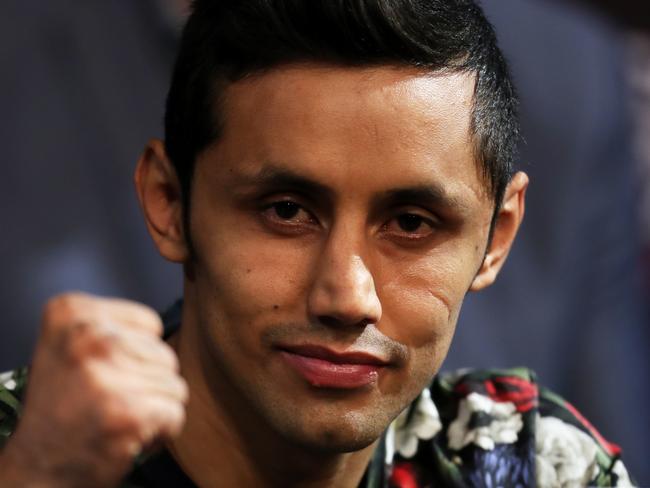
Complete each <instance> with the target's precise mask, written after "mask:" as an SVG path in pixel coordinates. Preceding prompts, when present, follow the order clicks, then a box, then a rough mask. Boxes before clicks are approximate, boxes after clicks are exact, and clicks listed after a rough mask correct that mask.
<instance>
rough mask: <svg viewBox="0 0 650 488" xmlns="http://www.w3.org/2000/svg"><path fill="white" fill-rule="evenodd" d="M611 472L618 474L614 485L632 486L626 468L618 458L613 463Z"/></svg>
mask: <svg viewBox="0 0 650 488" xmlns="http://www.w3.org/2000/svg"><path fill="white" fill-rule="evenodd" d="M612 472H613V473H614V474H616V476H618V482H617V483H616V486H624V487H630V486H634V485H632V480H631V479H630V475H629V474H627V469H625V466H624V465H623V463H622V462H621V460H620V459H617V460H616V462H615V463H614V466H613V467H612Z"/></svg>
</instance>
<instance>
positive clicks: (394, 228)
mask: <svg viewBox="0 0 650 488" xmlns="http://www.w3.org/2000/svg"><path fill="white" fill-rule="evenodd" d="M434 227H435V223H434V222H433V220H432V219H430V218H427V217H424V216H422V215H419V214H416V213H403V214H400V215H398V216H396V217H394V218H393V219H391V220H390V221H389V222H388V223H387V224H386V226H385V230H386V231H387V232H389V233H390V234H393V235H396V236H403V237H408V238H415V239H417V238H423V237H428V236H429V235H431V234H432V233H433V232H434Z"/></svg>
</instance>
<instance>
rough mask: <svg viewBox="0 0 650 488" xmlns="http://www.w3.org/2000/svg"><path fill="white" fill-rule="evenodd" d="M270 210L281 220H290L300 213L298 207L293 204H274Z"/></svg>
mask: <svg viewBox="0 0 650 488" xmlns="http://www.w3.org/2000/svg"><path fill="white" fill-rule="evenodd" d="M271 208H272V209H273V210H274V211H275V214H276V215H277V216H278V217H280V218H281V219H283V220H291V219H293V218H294V217H295V216H296V215H298V212H300V210H301V209H300V205H298V204H297V203H295V202H276V203H274V204H273V205H272V206H271Z"/></svg>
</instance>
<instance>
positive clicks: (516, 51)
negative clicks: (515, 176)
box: [0, 0, 650, 485]
mask: <svg viewBox="0 0 650 488" xmlns="http://www.w3.org/2000/svg"><path fill="white" fill-rule="evenodd" d="M482 3H483V6H484V8H485V10H486V13H487V14H488V17H489V18H490V20H491V21H492V22H493V23H494V25H495V27H496V30H497V33H498V36H499V39H500V43H501V46H502V48H503V50H504V52H505V54H506V56H507V58H508V59H509V61H510V64H511V68H512V71H513V74H514V78H515V82H516V84H517V86H518V89H519V92H520V96H521V100H522V106H521V111H522V123H523V131H524V137H525V143H524V144H522V147H521V152H520V168H521V169H523V170H525V171H526V172H528V174H529V175H530V177H531V186H530V189H529V193H528V202H527V215H526V219H525V222H524V225H523V229H522V231H521V235H520V236H519V238H518V242H517V243H516V245H515V248H514V249H513V251H512V254H511V256H510V259H509V262H508V263H507V265H506V267H505V269H504V271H503V273H502V275H501V277H500V279H499V280H498V282H497V284H496V285H495V286H494V287H492V288H491V289H489V290H487V291H486V292H483V293H480V294H472V295H469V296H468V297H467V299H466V303H465V308H464V311H463V313H462V314H461V320H460V322H459V326H458V332H457V336H456V339H455V341H454V343H453V345H452V350H451V352H450V355H449V357H448V359H447V361H446V363H445V365H444V368H445V369H455V368H458V367H467V366H471V367H505V366H516V365H526V366H528V367H530V368H532V369H534V370H535V371H537V374H538V377H539V381H540V382H541V383H542V384H544V385H546V386H549V387H551V388H552V389H554V390H556V391H557V392H559V393H560V394H562V395H563V396H565V397H566V398H567V399H569V400H570V401H571V402H572V403H574V404H575V405H576V406H577V407H578V409H579V410H581V411H582V412H583V413H584V414H585V415H586V416H587V418H589V419H590V420H591V421H592V422H593V423H594V424H595V425H596V426H597V427H598V428H599V430H600V431H601V432H602V433H603V435H605V437H607V438H608V439H610V440H612V441H613V442H616V443H618V444H620V445H621V446H622V447H623V449H624V459H625V460H626V463H627V465H628V468H629V470H630V471H631V473H632V474H633V475H634V476H635V477H636V478H637V481H639V482H640V483H641V484H642V485H643V484H646V485H650V463H647V461H646V453H647V447H646V444H647V440H648V439H650V422H649V420H648V415H647V411H648V405H650V391H649V390H650V388H649V387H650V384H649V380H648V378H649V377H650V359H649V357H650V355H649V354H648V353H649V352H650V327H649V324H650V313H649V305H648V302H649V301H648V297H650V12H648V9H649V8H650V7H649V6H646V4H647V3H648V2H646V1H644V0H640V1H633V0H627V1H626V0H619V1H617V2H613V1H608V0H596V1H584V2H580V1H578V0H576V1H574V2H571V1H567V0H555V1H554V0H483V2H482ZM0 6H1V14H0V62H1V65H0V66H1V67H2V76H0V107H2V110H3V112H4V114H5V116H4V117H2V118H1V119H0V144H1V145H2V149H3V154H4V156H3V163H2V169H3V178H2V182H0V185H1V188H2V191H0V231H1V238H0V269H2V271H3V275H4V278H3V279H2V281H1V285H0V286H1V289H0V290H1V291H0V308H1V309H2V311H3V316H2V320H0V371H2V370H5V369H10V368H13V367H16V366H19V365H23V364H27V363H28V362H29V358H30V355H31V350H32V347H33V344H34V341H35V337H36V333H37V329H38V325H39V320H40V311H41V307H42V304H43V303H44V301H45V300H46V299H47V298H48V297H49V296H51V295H53V294H56V293H59V292H62V291H65V290H71V289H76V290H84V291H88V292H93V293H99V294H103V295H116V296H123V297H128V298H130V299H134V300H139V301H142V302H144V303H147V304H150V305H152V306H153V307H155V308H158V309H164V308H165V307H166V306H167V305H168V304H170V303H171V302H172V301H173V300H174V299H175V298H176V297H178V296H180V291H181V271H180V269H178V267H176V266H173V265H170V264H168V263H166V262H164V261H163V260H162V259H161V258H160V257H158V255H157V253H156V252H155V250H154V248H153V245H152V244H151V243H150V241H149V239H148V236H147V235H146V231H145V227H144V225H143V223H142V221H141V217H140V211H139V208H138V206H137V202H136V199H135V194H134V192H133V185H132V182H131V180H132V176H131V175H132V171H133V168H134V165H135V161H136V159H137V158H138V156H139V153H140V151H141V150H142V148H143V146H144V144H145V142H146V141H147V140H148V139H149V138H151V137H161V136H162V116H163V107H164V99H165V94H166V90H167V85H168V81H169V75H170V70H171V65H172V62H173V56H174V52H175V46H176V42H177V40H178V35H179V32H180V28H181V26H182V23H183V19H184V15H185V9H186V5H185V2H184V1H183V0H137V1H134V0H111V1H110V2H109V1H106V0H62V1H59V2H52V1H50V2H24V1H20V0H3V1H2V3H0Z"/></svg>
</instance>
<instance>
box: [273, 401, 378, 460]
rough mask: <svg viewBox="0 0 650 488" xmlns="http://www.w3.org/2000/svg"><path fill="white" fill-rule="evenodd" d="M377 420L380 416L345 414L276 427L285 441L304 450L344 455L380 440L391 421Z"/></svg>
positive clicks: (304, 419) (319, 416) (296, 421)
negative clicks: (286, 439) (281, 432)
mask: <svg viewBox="0 0 650 488" xmlns="http://www.w3.org/2000/svg"><path fill="white" fill-rule="evenodd" d="M375 413H376V412H375ZM328 417H329V418H328ZM378 417H381V415H372V414H370V413H360V412H349V411H348V412H339V413H338V415H332V416H327V415H318V416H308V417H304V418H301V419H296V418H294V419H292V420H291V421H290V422H287V423H285V425H283V426H278V427H280V430H281V431H283V434H284V436H285V437H286V438H288V439H289V440H290V441H291V442H293V443H295V444H299V445H301V446H302V447H303V448H305V449H308V450H312V451H318V452H321V453H330V454H335V453H347V452H354V451H359V450H361V449H364V448H366V447H368V446H370V445H371V444H372V443H374V442H375V441H376V440H377V439H379V438H380V437H381V435H382V434H383V433H384V431H385V430H386V428H387V427H388V424H389V423H390V418H387V419H386V421H385V422H381V421H378ZM316 419H318V420H316Z"/></svg>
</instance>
